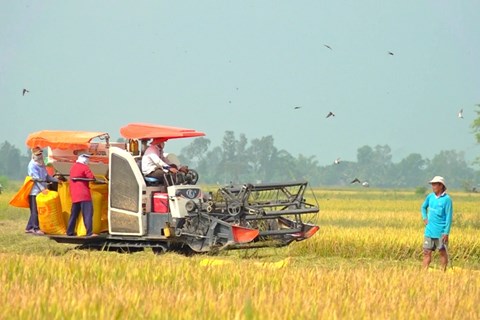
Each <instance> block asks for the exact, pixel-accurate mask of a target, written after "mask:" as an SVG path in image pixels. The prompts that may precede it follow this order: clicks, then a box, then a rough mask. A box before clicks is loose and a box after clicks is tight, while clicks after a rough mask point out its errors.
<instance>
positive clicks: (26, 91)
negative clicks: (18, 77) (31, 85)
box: [22, 89, 30, 96]
mask: <svg viewBox="0 0 480 320" xmlns="http://www.w3.org/2000/svg"><path fill="white" fill-rule="evenodd" d="M29 92H30V91H28V90H27V89H23V92H22V96H24V95H25V93H29Z"/></svg>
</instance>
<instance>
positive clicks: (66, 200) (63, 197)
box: [58, 181, 72, 226]
mask: <svg viewBox="0 0 480 320" xmlns="http://www.w3.org/2000/svg"><path fill="white" fill-rule="evenodd" d="M58 196H59V197H60V203H61V204H62V216H63V221H64V222H65V225H66V226H67V225H68V219H69V218H70V212H71V211H72V198H71V197H70V184H69V182H68V181H65V182H63V183H61V184H59V185H58Z"/></svg>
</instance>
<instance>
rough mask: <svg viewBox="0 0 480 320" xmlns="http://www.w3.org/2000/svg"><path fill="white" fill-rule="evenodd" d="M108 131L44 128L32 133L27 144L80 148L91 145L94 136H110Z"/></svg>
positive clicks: (64, 148)
mask: <svg viewBox="0 0 480 320" xmlns="http://www.w3.org/2000/svg"><path fill="white" fill-rule="evenodd" d="M108 137H109V136H108V133H106V132H88V131H63V130H43V131H37V132H34V133H31V134H30V135H29V136H28V137H27V141H26V144H27V146H28V147H30V148H34V147H40V148H46V147H50V148H52V149H63V150H79V149H85V148H88V147H89V143H90V141H91V140H92V139H94V138H108Z"/></svg>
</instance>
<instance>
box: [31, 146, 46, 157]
mask: <svg viewBox="0 0 480 320" xmlns="http://www.w3.org/2000/svg"><path fill="white" fill-rule="evenodd" d="M42 153H43V151H42V148H40V147H35V148H33V149H32V154H34V155H36V156H38V155H41V154H42Z"/></svg>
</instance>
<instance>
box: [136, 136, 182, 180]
mask: <svg viewBox="0 0 480 320" xmlns="http://www.w3.org/2000/svg"><path fill="white" fill-rule="evenodd" d="M165 141H167V139H164V138H154V139H153V140H152V142H151V143H150V146H149V147H148V148H147V150H145V154H144V155H143V157H142V173H143V175H144V176H146V177H152V178H155V179H158V180H159V181H161V182H163V183H168V181H167V182H166V181H164V180H165V177H166V176H167V175H171V176H172V178H173V179H174V183H182V182H184V181H185V174H186V173H188V167H187V166H181V167H180V168H178V167H177V166H176V165H175V164H173V163H171V162H170V161H169V160H168V159H167V157H165V155H164V154H163V148H164V147H165Z"/></svg>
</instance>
